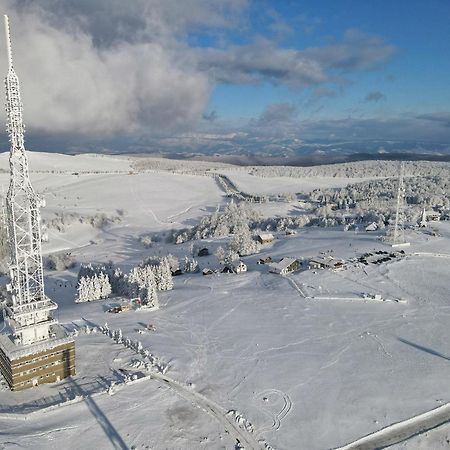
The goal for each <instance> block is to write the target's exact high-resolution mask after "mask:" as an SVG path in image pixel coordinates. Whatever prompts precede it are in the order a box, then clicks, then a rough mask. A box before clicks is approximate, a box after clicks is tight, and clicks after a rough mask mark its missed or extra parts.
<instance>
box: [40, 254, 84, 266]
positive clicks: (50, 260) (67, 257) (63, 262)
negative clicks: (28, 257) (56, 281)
mask: <svg viewBox="0 0 450 450" xmlns="http://www.w3.org/2000/svg"><path fill="white" fill-rule="evenodd" d="M75 264H76V262H75V258H74V257H73V256H72V254H71V253H68V252H62V253H53V254H52V255H48V256H47V258H46V259H45V265H46V267H47V269H49V270H66V269H71V268H72V267H74V266H75Z"/></svg>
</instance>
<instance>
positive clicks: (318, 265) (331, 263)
mask: <svg viewBox="0 0 450 450" xmlns="http://www.w3.org/2000/svg"><path fill="white" fill-rule="evenodd" d="M308 269H310V270H311V269H328V270H333V271H335V272H337V271H339V270H343V269H345V263H344V261H342V260H341V259H335V258H333V257H332V256H323V257H322V256H319V257H317V258H312V259H311V260H310V261H309V263H308Z"/></svg>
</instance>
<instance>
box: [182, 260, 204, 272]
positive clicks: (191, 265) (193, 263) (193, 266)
mask: <svg viewBox="0 0 450 450" xmlns="http://www.w3.org/2000/svg"><path fill="white" fill-rule="evenodd" d="M183 269H184V272H186V273H196V272H198V271H199V270H200V268H199V266H198V261H197V260H196V259H195V258H192V259H190V258H188V257H187V256H186V257H185V258H184V267H183Z"/></svg>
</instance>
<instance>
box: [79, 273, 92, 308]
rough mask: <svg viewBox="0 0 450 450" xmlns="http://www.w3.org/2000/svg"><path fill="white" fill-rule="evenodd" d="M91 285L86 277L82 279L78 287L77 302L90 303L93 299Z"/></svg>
mask: <svg viewBox="0 0 450 450" xmlns="http://www.w3.org/2000/svg"><path fill="white" fill-rule="evenodd" d="M90 291H91V284H90V282H89V280H88V279H87V278H86V277H81V278H80V280H79V281H78V286H77V292H78V294H77V300H76V301H77V302H88V301H89V300H90V299H91V298H90V297H91V292H90Z"/></svg>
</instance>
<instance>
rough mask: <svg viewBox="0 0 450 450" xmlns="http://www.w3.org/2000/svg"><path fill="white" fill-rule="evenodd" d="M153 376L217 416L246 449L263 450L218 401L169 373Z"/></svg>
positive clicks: (253, 437) (154, 374)
mask: <svg viewBox="0 0 450 450" xmlns="http://www.w3.org/2000/svg"><path fill="white" fill-rule="evenodd" d="M151 377H152V378H154V379H157V380H160V381H164V382H165V383H167V384H168V385H169V386H170V387H171V388H172V389H173V390H174V391H176V392H177V393H178V394H179V395H181V396H182V397H184V398H185V399H186V400H189V401H191V402H192V403H194V404H196V405H197V406H199V407H201V408H202V409H203V410H204V411H206V412H207V413H208V414H210V415H211V416H213V417H215V418H216V419H217V420H218V421H219V422H220V423H221V424H222V425H223V427H224V428H225V430H226V431H228V433H229V434H230V436H232V437H233V438H234V439H235V440H236V441H237V442H239V443H240V444H241V445H243V446H244V448H245V449H246V450H261V448H262V446H261V445H260V443H259V442H258V441H257V439H256V438H255V436H253V434H251V433H249V432H247V431H246V430H244V429H243V428H241V427H240V426H239V425H238V424H237V423H236V422H235V421H234V420H233V418H232V417H229V416H227V411H226V410H225V409H223V408H222V407H221V406H220V405H218V404H217V403H215V402H213V401H212V400H210V399H209V398H207V397H205V396H203V395H202V394H200V393H198V392H195V391H191V390H190V389H188V388H187V387H185V386H183V385H182V384H181V383H179V382H178V381H175V380H173V379H172V378H169V377H168V376H167V375H163V374H161V373H152V374H151Z"/></svg>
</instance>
